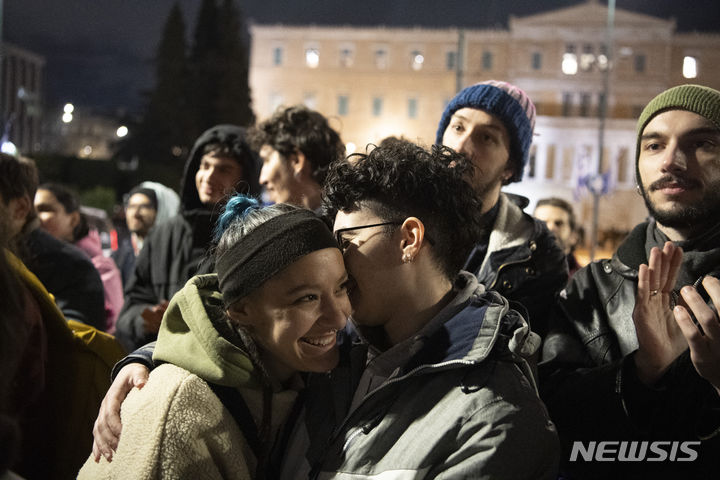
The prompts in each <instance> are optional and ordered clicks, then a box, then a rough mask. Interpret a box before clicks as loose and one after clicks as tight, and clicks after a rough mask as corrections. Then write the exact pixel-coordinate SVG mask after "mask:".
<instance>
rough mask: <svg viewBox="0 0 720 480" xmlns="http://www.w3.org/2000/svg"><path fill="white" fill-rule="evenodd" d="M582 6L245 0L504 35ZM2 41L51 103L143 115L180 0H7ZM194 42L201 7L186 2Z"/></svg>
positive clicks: (701, 0) (341, 21) (698, 26)
mask: <svg viewBox="0 0 720 480" xmlns="http://www.w3.org/2000/svg"><path fill="white" fill-rule="evenodd" d="M582 1H583V0H362V1H360V0H238V4H239V5H240V7H241V8H242V10H243V13H244V14H245V16H246V18H248V19H252V20H253V21H255V22H256V23H263V24H264V23H285V24H313V23H314V24H318V25H347V24H349V25H364V26H372V25H402V26H413V25H417V26H426V27H449V26H464V27H475V28H482V27H506V26H507V20H508V16H509V14H513V15H516V16H524V15H529V14H533V13H538V12H542V11H548V10H553V9H557V8H562V7H566V6H569V5H575V4H578V3H582ZM3 3H4V12H3V39H4V40H6V41H9V42H12V43H14V44H16V45H18V46H21V47H25V48H27V49H30V50H32V51H34V52H37V53H39V54H41V55H44V56H45V57H46V60H47V65H46V66H47V75H46V86H47V103H48V104H49V105H52V104H54V103H64V102H68V101H69V102H74V103H76V104H78V105H88V106H97V107H104V108H108V109H117V108H123V107H125V108H128V109H130V110H131V111H132V110H138V109H139V108H140V107H141V105H142V102H143V97H142V95H141V92H142V91H143V90H147V89H149V88H150V87H151V86H152V82H153V66H152V57H153V55H154V53H155V49H156V46H157V44H158V41H159V39H160V34H161V31H162V27H163V24H164V22H165V19H166V17H167V14H168V12H169V11H170V8H171V6H172V5H173V3H175V0H52V1H49V0H4V2H3ZM179 3H180V5H181V7H182V10H183V14H184V17H185V22H186V28H187V30H188V32H187V38H188V39H189V38H191V34H192V26H193V23H194V20H195V14H196V10H197V7H198V6H199V4H200V0H180V1H179ZM616 5H617V7H618V8H622V9H626V10H631V11H637V12H641V13H647V14H651V15H655V16H658V17H661V18H669V17H674V18H675V19H676V20H677V26H678V30H680V31H692V30H698V31H715V32H718V33H720V26H719V25H720V1H719V0H684V1H678V0H617V2H616Z"/></svg>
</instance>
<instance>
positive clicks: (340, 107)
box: [337, 95, 348, 116]
mask: <svg viewBox="0 0 720 480" xmlns="http://www.w3.org/2000/svg"><path fill="white" fill-rule="evenodd" d="M337 114H338V115H342V116H345V115H347V114H348V97H347V95H338V97H337Z"/></svg>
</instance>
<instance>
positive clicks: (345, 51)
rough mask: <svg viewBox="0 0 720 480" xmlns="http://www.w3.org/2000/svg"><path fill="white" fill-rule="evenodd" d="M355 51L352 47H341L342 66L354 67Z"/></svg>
mask: <svg viewBox="0 0 720 480" xmlns="http://www.w3.org/2000/svg"><path fill="white" fill-rule="evenodd" d="M354 57H355V52H354V51H353V49H352V48H349V47H345V48H341V49H340V66H342V67H352V65H353V61H354V60H355V58H354Z"/></svg>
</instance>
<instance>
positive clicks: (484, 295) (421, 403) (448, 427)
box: [281, 272, 558, 480]
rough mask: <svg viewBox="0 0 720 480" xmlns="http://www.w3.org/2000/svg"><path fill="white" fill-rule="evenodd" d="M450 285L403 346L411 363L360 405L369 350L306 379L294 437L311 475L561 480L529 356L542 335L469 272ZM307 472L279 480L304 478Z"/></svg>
mask: <svg viewBox="0 0 720 480" xmlns="http://www.w3.org/2000/svg"><path fill="white" fill-rule="evenodd" d="M457 287H458V291H457V296H456V298H455V299H454V300H453V301H451V303H450V304H449V305H448V306H446V307H445V308H444V309H443V310H442V311H441V312H440V313H439V314H438V316H436V317H435V319H433V320H432V321H431V322H430V323H429V324H428V326H429V327H430V328H425V329H424V330H423V331H422V332H421V333H420V334H418V335H416V336H415V337H413V338H412V339H410V340H409V342H410V343H409V352H411V354H410V357H409V361H407V362H406V363H405V364H404V366H402V367H401V368H398V369H397V370H396V371H395V372H393V374H392V375H390V377H389V378H387V379H386V380H384V381H383V382H382V383H381V384H380V385H379V386H377V387H375V388H372V389H371V390H370V391H369V393H367V394H366V395H364V397H363V398H361V399H360V400H359V401H358V399H357V398H356V399H355V401H354V402H353V395H354V392H355V390H356V387H357V385H358V383H359V380H360V377H361V375H362V371H363V369H364V367H365V364H366V361H367V357H368V345H367V344H365V343H364V342H359V343H355V344H353V345H351V346H347V345H346V346H344V348H345V351H344V352H343V353H344V354H343V355H341V363H340V365H339V366H338V367H337V368H336V369H335V370H333V372H332V373H331V374H329V375H327V376H321V375H311V376H310V378H309V379H308V388H307V390H306V395H307V400H306V403H305V412H304V417H301V418H303V419H304V420H303V422H302V423H300V424H298V425H297V426H296V429H295V432H293V436H292V438H293V439H294V440H297V439H302V438H305V439H310V441H311V443H310V447H309V449H308V450H307V455H306V461H307V463H305V464H304V465H303V467H305V468H307V467H308V464H309V467H310V468H311V469H312V471H311V473H310V478H316V479H327V478H342V479H370V478H392V479H406V478H407V479H410V478H412V479H422V478H427V479H430V478H437V479H441V478H446V479H447V478H493V479H501V478H506V479H513V480H518V479H524V478H528V479H530V478H532V479H542V478H548V479H550V478H553V479H554V478H556V473H557V461H558V442H557V436H556V432H555V428H554V426H553V424H552V422H551V421H550V419H549V418H548V415H547V412H546V410H545V407H544V405H543V404H542V402H541V401H540V399H539V398H538V396H537V393H536V390H535V386H534V385H535V383H534V380H533V377H532V374H531V373H530V368H529V365H528V363H527V361H526V360H525V359H526V358H527V357H528V356H529V355H531V354H532V353H533V352H534V351H535V350H536V349H537V347H538V338H537V336H536V335H535V334H533V333H530V331H529V328H528V325H527V323H526V322H525V321H524V319H523V318H522V317H521V316H520V315H519V314H518V313H517V312H515V311H513V310H511V309H510V308H509V306H508V302H507V300H505V299H504V298H502V297H501V296H500V295H498V294H497V293H495V292H486V291H485V290H484V288H483V287H482V286H481V285H479V284H478V283H477V280H476V279H475V278H474V277H473V276H472V275H471V274H469V273H467V272H464V273H463V274H461V276H460V278H459V280H458V285H457ZM380 357H382V354H380ZM380 357H376V359H375V360H378V359H379V358H380ZM353 404H354V406H353ZM291 444H292V442H291ZM291 451H292V447H291ZM289 456H290V457H291V456H292V453H290V455H289ZM303 467H299V466H297V465H292V466H289V467H288V465H286V466H285V469H284V471H283V476H282V477H281V478H305V477H306V475H305V474H304V473H306V472H303Z"/></svg>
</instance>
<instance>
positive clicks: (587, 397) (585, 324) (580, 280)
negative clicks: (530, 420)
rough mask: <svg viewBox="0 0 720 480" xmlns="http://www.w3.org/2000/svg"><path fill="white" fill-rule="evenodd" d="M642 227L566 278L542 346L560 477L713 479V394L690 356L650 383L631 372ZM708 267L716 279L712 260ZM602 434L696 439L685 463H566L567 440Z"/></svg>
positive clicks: (719, 443) (718, 464) (719, 413)
mask: <svg viewBox="0 0 720 480" xmlns="http://www.w3.org/2000/svg"><path fill="white" fill-rule="evenodd" d="M647 228H648V225H647V223H644V224H640V225H638V226H637V227H636V228H635V229H634V230H633V231H632V232H631V233H630V235H629V236H628V238H627V239H626V240H625V241H624V242H623V244H622V245H621V246H620V248H618V251H617V252H616V253H615V255H613V257H612V259H610V260H607V259H606V260H599V261H596V262H593V263H591V264H590V265H588V266H587V267H585V268H583V269H580V270H579V271H578V272H577V273H576V274H575V275H574V276H573V278H572V280H571V282H570V284H569V286H568V288H567V291H566V292H564V294H563V295H562V298H561V300H560V302H559V304H558V307H557V309H556V312H555V315H554V316H553V318H552V320H551V325H550V332H549V334H548V335H547V338H546V339H545V342H544V345H543V352H542V363H541V365H540V367H539V368H540V390H541V396H542V398H543V400H544V401H545V403H546V404H547V406H548V409H549V410H550V416H551V418H552V419H553V421H555V423H556V425H557V427H558V432H559V433H560V438H561V442H562V443H563V450H564V451H563V461H564V462H565V463H564V465H563V469H562V472H563V473H564V474H565V475H567V476H568V478H638V479H640V478H714V477H715V476H716V475H717V472H718V471H720V455H718V453H719V452H720V435H718V433H720V397H718V395H717V393H716V392H715V390H714V389H713V388H712V386H711V385H710V384H709V383H708V382H707V381H705V380H703V379H702V378H701V377H700V376H699V375H698V374H697V372H696V371H695V368H694V367H693V365H692V362H691V360H690V356H689V352H687V351H686V352H685V353H684V354H683V355H681V356H680V357H679V358H678V359H676V360H675V362H674V363H673V364H672V365H671V367H670V369H669V370H668V371H667V372H666V374H665V375H664V376H663V378H662V379H661V381H660V382H659V384H658V385H657V386H656V388H648V387H645V386H644V385H643V384H642V383H641V382H640V381H639V379H638V378H637V375H636V374H635V369H634V362H633V360H632V353H633V352H634V351H635V350H637V348H638V340H637V336H636V333H635V326H634V323H633V320H632V312H633V308H634V306H635V295H636V291H637V275H638V267H639V265H640V264H642V263H647V255H646V253H645V239H646V232H647ZM711 270H715V272H716V273H715V275H717V272H718V270H720V265H716V266H715V267H714V268H712V269H711ZM602 440H611V441H621V440H631V441H658V440H660V441H673V440H676V441H698V442H699V441H701V440H702V443H701V444H700V445H699V447H694V448H696V449H697V450H698V451H699V457H698V459H697V460H696V461H695V462H692V463H688V462H647V461H642V462H625V463H622V462H603V463H599V462H596V461H593V462H577V461H576V462H572V463H570V462H569V461H568V458H569V454H570V452H571V450H572V446H573V442H574V441H584V442H585V444H586V445H587V442H590V441H602ZM663 448H666V449H667V450H668V452H669V451H670V449H672V446H671V445H666V446H665V447H663ZM711 471H712V472H713V473H712V475H711V476H709V475H710V472H711Z"/></svg>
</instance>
